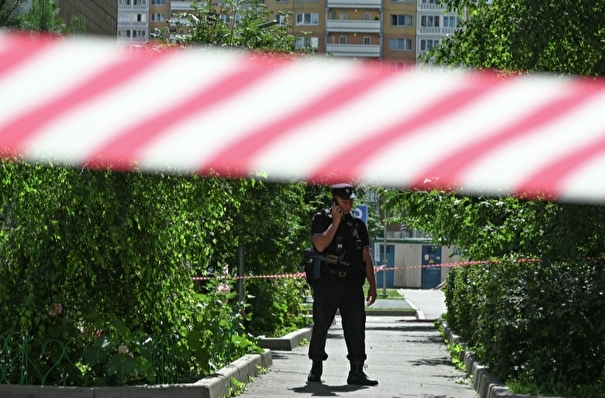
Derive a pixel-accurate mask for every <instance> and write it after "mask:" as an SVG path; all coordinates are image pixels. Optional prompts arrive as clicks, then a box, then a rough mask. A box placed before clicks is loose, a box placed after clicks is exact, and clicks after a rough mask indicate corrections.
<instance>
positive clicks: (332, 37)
mask: <svg viewBox="0 0 605 398" xmlns="http://www.w3.org/2000/svg"><path fill="white" fill-rule="evenodd" d="M265 4H266V5H267V7H268V8H269V10H271V11H272V12H273V13H274V14H275V17H276V18H279V15H278V13H279V12H280V11H281V12H289V13H291V20H290V21H288V22H289V24H290V25H292V33H293V34H294V35H295V36H298V37H300V38H299V40H298V41H297V46H305V47H307V48H308V47H309V46H313V47H314V48H316V50H317V52H318V53H328V54H331V55H332V56H335V57H349V58H357V59H362V60H366V59H367V60H379V61H381V62H382V63H383V64H388V65H389V66H391V67H396V68H406V67H409V66H412V65H415V64H416V62H417V59H418V56H420V55H421V54H422V53H423V52H425V51H427V50H430V49H431V48H432V47H433V46H435V45H437V44H438V43H439V42H440V40H441V38H442V37H443V36H444V35H447V34H452V33H453V32H454V30H455V29H456V27H457V26H458V17H457V15H456V13H455V12H449V13H446V8H445V7H443V6H441V5H439V4H438V0H265Z"/></svg>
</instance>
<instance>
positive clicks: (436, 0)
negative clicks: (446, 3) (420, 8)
mask: <svg viewBox="0 0 605 398" xmlns="http://www.w3.org/2000/svg"><path fill="white" fill-rule="evenodd" d="M438 3H439V0H422V4H438Z"/></svg>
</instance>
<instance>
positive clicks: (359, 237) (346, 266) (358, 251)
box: [309, 210, 370, 362]
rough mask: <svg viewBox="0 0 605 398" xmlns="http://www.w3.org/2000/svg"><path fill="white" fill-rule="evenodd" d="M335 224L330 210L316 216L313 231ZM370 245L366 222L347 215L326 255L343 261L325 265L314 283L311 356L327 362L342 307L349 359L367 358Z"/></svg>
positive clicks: (362, 359)
mask: <svg viewBox="0 0 605 398" xmlns="http://www.w3.org/2000/svg"><path fill="white" fill-rule="evenodd" d="M331 223H332V216H331V214H330V212H329V211H325V210H324V211H321V212H318V213H316V214H315V215H314V217H313V221H312V224H311V233H312V235H314V234H319V233H323V232H324V231H325V230H326V229H328V227H329V226H330V224H331ZM369 245H370V240H369V236H368V230H367V227H366V225H365V224H364V222H363V221H362V220H361V219H359V218H355V217H353V216H352V215H350V214H348V215H346V216H345V217H344V218H343V219H342V220H341V222H340V224H339V225H338V230H337V231H336V235H335V237H334V239H333V240H332V242H331V243H330V245H329V246H328V248H326V250H325V251H324V252H322V254H324V255H336V256H339V257H340V259H341V261H340V262H341V264H339V265H333V264H325V263H323V264H322V266H321V277H320V278H319V279H318V280H317V281H316V283H315V284H314V285H313V298H314V301H313V332H312V335H311V342H310V344H309V358H310V359H312V360H314V361H324V360H326V359H327V358H328V354H327V353H326V351H325V347H326V338H327V335H328V329H329V328H330V326H331V324H332V321H333V320H334V316H335V315H336V310H338V309H339V310H340V315H341V318H342V326H343V331H344V337H345V342H346V345H347V351H348V355H347V358H348V359H349V361H352V362H353V361H361V362H363V361H365V359H366V350H365V323H366V313H365V297H364V293H363V284H364V282H365V262H364V260H363V255H362V253H363V248H364V247H367V246H369Z"/></svg>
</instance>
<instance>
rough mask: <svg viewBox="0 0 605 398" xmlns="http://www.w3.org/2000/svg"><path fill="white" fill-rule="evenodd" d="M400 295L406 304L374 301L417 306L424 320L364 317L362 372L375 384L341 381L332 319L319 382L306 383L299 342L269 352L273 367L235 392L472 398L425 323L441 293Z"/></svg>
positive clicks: (343, 367)
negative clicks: (375, 384)
mask: <svg viewBox="0 0 605 398" xmlns="http://www.w3.org/2000/svg"><path fill="white" fill-rule="evenodd" d="M402 293H403V294H404V296H405V297H406V299H407V303H404V302H403V300H389V303H386V304H385V303H381V304H379V305H386V306H387V307H388V308H392V306H393V305H397V304H396V303H393V302H392V301H400V302H401V303H400V305H401V306H402V307H407V304H409V305H411V306H412V307H416V308H418V309H420V311H421V312H422V313H423V314H424V315H423V317H424V320H422V319H420V320H419V319H416V317H414V316H380V315H369V316H368V318H367V333H366V346H367V353H368V360H367V361H366V365H367V369H366V373H367V374H368V375H369V376H370V377H372V378H376V379H378V381H379V385H378V386H376V387H362V386H349V385H347V383H346V378H347V373H348V370H349V364H348V361H347V359H346V347H345V343H344V339H343V335H342V325H341V322H340V317H337V318H336V322H335V324H334V326H332V328H331V329H330V333H329V336H328V342H327V348H326V350H327V352H328V354H329V358H328V360H327V361H326V362H325V363H324V374H323V377H322V379H323V380H324V382H323V383H321V384H319V383H307V381H306V380H307V374H308V372H309V369H310V366H311V361H310V360H309V359H308V358H307V349H308V345H304V346H298V347H296V348H294V349H293V350H292V351H273V352H272V361H273V365H272V366H271V367H270V368H269V369H268V370H267V373H265V374H262V375H259V376H257V377H256V378H255V379H254V380H253V381H252V382H251V383H249V384H248V385H247V387H246V391H245V392H244V393H243V394H241V396H242V397H246V398H253V397H257V398H272V397H276V398H277V397H287V396H291V397H304V396H309V397H315V396H322V397H327V396H346V397H372V398H373V397H385V398H403V397H420V398H477V397H478V395H477V393H476V392H475V390H474V389H473V387H472V385H471V383H470V381H469V379H468V378H467V377H466V375H465V374H464V373H463V372H461V371H459V370H457V369H456V368H455V367H454V366H453V365H452V362H451V358H450V355H449V353H448V352H447V350H446V347H445V344H444V342H443V339H442V337H441V336H440V334H439V332H438V331H437V329H436V328H435V326H434V324H433V322H432V321H429V319H430V318H433V317H434V318H435V319H436V318H437V317H438V315H440V314H441V313H439V314H437V313H438V312H439V311H440V309H441V308H442V307H441V305H443V294H442V293H441V292H440V291H436V290H430V291H408V290H403V291H402ZM414 300H416V302H414Z"/></svg>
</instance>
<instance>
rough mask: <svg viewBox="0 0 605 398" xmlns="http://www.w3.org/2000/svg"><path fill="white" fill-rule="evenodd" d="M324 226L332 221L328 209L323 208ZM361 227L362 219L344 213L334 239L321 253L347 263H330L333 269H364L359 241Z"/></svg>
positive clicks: (360, 242)
mask: <svg viewBox="0 0 605 398" xmlns="http://www.w3.org/2000/svg"><path fill="white" fill-rule="evenodd" d="M324 217H325V228H326V229H327V228H328V226H329V225H330V224H331V223H332V216H331V215H330V213H329V211H326V210H324ZM361 228H363V221H361V220H360V219H359V218H355V217H353V216H352V215H350V214H347V215H345V217H344V218H343V219H342V221H341V222H340V224H339V225H338V230H337V231H336V235H335V236H334V239H333V240H332V242H331V243H330V245H329V246H328V247H327V248H326V250H324V252H323V254H326V255H328V254H331V255H335V256H338V257H340V258H342V259H343V261H344V262H345V263H347V264H348V265H330V267H335V269H338V270H343V271H357V270H363V269H365V264H364V261H363V242H362V241H361V236H360V230H361Z"/></svg>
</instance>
